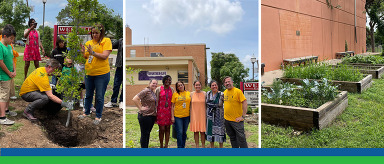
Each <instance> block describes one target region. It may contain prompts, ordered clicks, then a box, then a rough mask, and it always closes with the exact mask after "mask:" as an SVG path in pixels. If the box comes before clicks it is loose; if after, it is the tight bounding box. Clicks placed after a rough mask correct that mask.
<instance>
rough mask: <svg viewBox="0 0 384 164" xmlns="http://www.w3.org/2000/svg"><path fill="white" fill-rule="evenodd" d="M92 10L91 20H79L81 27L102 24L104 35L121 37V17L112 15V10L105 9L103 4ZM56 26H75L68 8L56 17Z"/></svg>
mask: <svg viewBox="0 0 384 164" xmlns="http://www.w3.org/2000/svg"><path fill="white" fill-rule="evenodd" d="M94 7H95V10H94V14H95V17H92V18H91V19H88V18H80V21H81V22H82V25H83V26H91V25H93V24H94V23H95V22H103V25H104V28H105V31H106V34H112V35H113V36H115V38H122V37H123V18H122V17H121V15H119V14H118V15H114V14H113V12H114V11H113V10H112V9H109V8H107V7H106V6H105V5H104V4H99V3H97V4H96V6H94ZM56 19H57V22H58V24H62V25H76V22H74V18H73V16H72V15H71V11H70V7H69V6H66V7H65V8H64V9H62V10H61V11H60V12H59V14H58V15H57V17H56Z"/></svg>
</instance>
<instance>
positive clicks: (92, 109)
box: [83, 107, 96, 113]
mask: <svg viewBox="0 0 384 164" xmlns="http://www.w3.org/2000/svg"><path fill="white" fill-rule="evenodd" d="M83 112H85V108H83ZM92 112H96V108H95V107H92V108H91V111H89V113H92Z"/></svg>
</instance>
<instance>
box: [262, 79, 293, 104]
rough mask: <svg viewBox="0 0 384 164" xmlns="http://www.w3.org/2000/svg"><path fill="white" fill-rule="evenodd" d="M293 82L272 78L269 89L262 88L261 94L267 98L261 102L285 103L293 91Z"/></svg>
mask: <svg viewBox="0 0 384 164" xmlns="http://www.w3.org/2000/svg"><path fill="white" fill-rule="evenodd" d="M293 86H294V85H293V84H290V83H283V82H282V81H281V80H274V81H273V84H272V87H271V88H270V91H268V90H267V89H265V88H263V89H262V92H263V95H264V96H265V97H266V98H267V99H265V100H266V101H262V102H263V103H270V104H285V103H286V102H287V101H289V100H288V98H289V97H290V96H291V92H292V91H293V89H294V88H293Z"/></svg>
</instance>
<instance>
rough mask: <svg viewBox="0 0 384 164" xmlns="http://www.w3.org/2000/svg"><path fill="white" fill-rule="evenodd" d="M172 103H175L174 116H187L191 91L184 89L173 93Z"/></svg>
mask: <svg viewBox="0 0 384 164" xmlns="http://www.w3.org/2000/svg"><path fill="white" fill-rule="evenodd" d="M172 103H174V104H175V111H174V115H175V117H179V118H183V117H188V116H189V105H190V104H191V92H188V91H184V92H180V94H179V93H177V92H175V93H173V95H172Z"/></svg>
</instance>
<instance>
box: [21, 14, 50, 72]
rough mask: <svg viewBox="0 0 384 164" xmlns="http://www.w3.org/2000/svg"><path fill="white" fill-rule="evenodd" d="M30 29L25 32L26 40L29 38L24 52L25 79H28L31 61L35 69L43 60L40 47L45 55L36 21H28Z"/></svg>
mask: <svg viewBox="0 0 384 164" xmlns="http://www.w3.org/2000/svg"><path fill="white" fill-rule="evenodd" d="M28 26H29V28H28V29H25V30H24V38H27V44H26V45H25V50H24V61H25V65H24V79H26V78H27V74H28V69H29V64H30V62H31V61H33V62H34V64H35V68H36V69H37V68H39V61H40V60H41V57H40V51H39V47H40V48H41V52H42V53H43V54H45V52H44V48H43V44H41V41H40V33H39V31H37V30H36V26H37V23H36V21H35V19H33V18H32V19H30V20H29V21H28Z"/></svg>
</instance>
